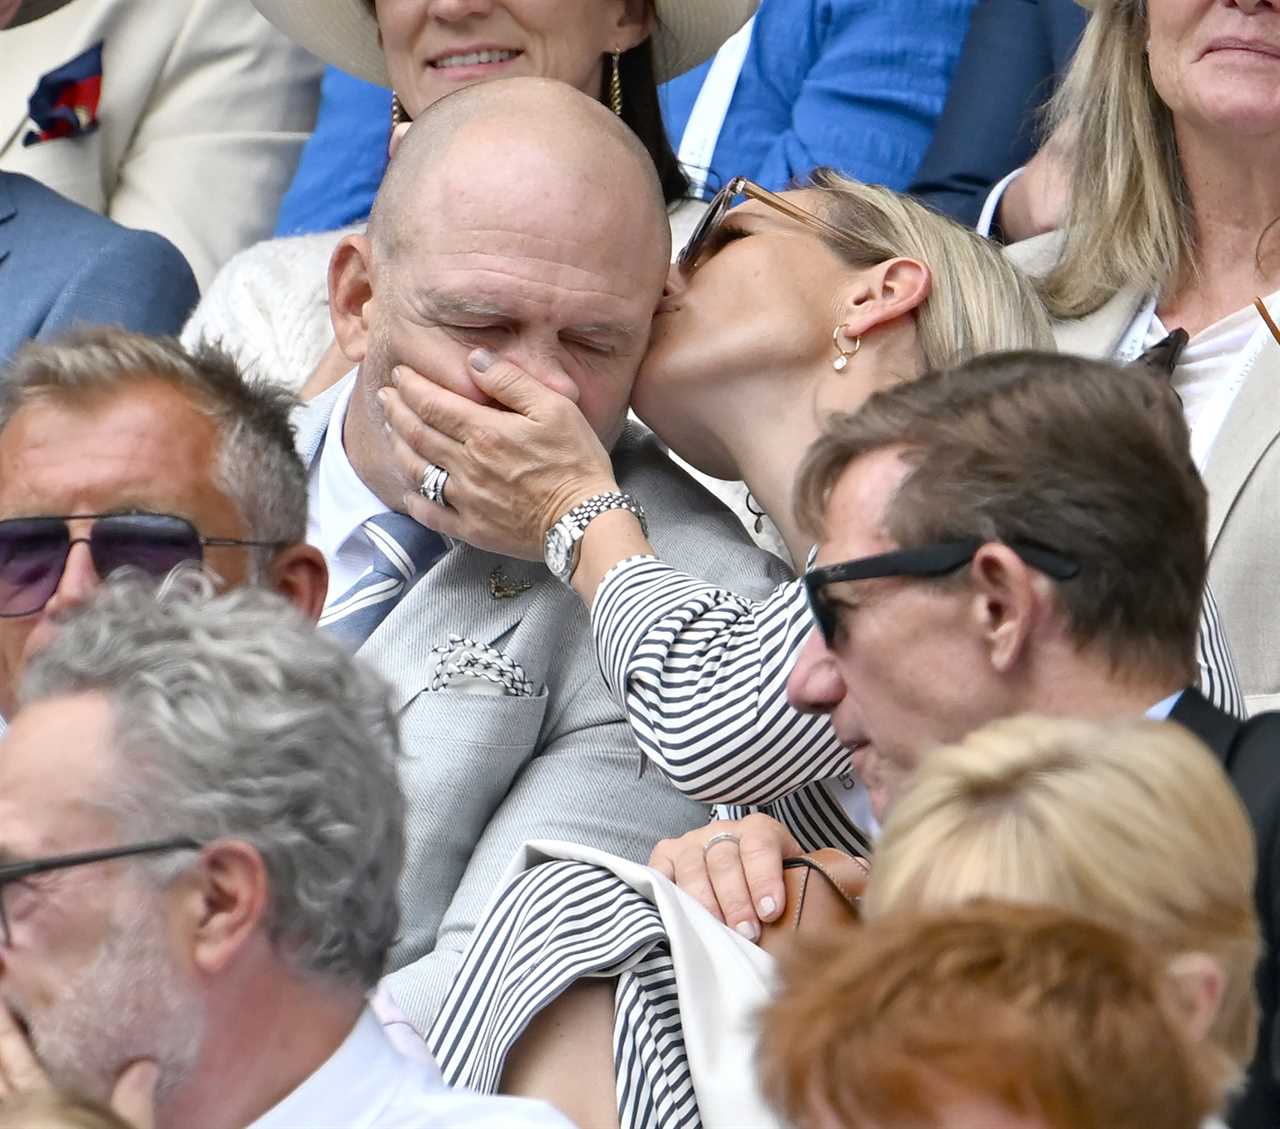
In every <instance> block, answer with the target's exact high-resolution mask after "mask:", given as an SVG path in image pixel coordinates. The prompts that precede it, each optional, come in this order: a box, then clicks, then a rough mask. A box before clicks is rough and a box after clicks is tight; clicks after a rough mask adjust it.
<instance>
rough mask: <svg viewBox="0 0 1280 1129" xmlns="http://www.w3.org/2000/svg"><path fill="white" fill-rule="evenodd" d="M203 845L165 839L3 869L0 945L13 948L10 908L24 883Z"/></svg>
mask: <svg viewBox="0 0 1280 1129" xmlns="http://www.w3.org/2000/svg"><path fill="white" fill-rule="evenodd" d="M199 849H200V844H199V843H197V842H196V841H195V840H194V839H163V840H160V841H158V842H153V843H134V844H132V845H131V846H128V847H107V848H106V849H105V850H100V851H82V852H80V853H79V854H74V855H55V856H53V857H52V858H44V859H31V860H30V861H29V862H11V863H8V864H6V865H2V866H0V944H3V945H4V947H5V948H8V947H9V945H10V940H9V937H10V934H9V906H10V903H11V900H12V898H13V896H14V891H15V890H18V889H20V888H21V883H23V882H25V881H26V880H27V879H28V878H34V877H35V876H36V875H37V874H48V873H49V871H51V870H66V869H67V868H68V867H72V866H87V865H88V864H89V863H91V862H107V861H108V860H110V859H123V858H130V857H132V856H133V855H156V854H161V853H163V852H167V851H198V850H199Z"/></svg>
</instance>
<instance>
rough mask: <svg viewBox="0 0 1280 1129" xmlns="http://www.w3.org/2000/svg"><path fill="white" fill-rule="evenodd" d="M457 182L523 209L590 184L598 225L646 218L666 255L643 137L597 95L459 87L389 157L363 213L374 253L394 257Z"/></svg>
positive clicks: (536, 85) (665, 232)
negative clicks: (369, 209)
mask: <svg viewBox="0 0 1280 1129" xmlns="http://www.w3.org/2000/svg"><path fill="white" fill-rule="evenodd" d="M462 183H467V184H468V185H469V186H470V187H472V188H474V189H478V190H481V191H485V190H487V191H486V192H485V194H487V195H495V194H496V195H498V196H502V195H505V196H507V197H508V198H509V199H510V201H512V202H513V203H516V202H518V203H519V204H520V205H521V206H522V207H525V208H530V209H533V208H539V207H545V206H547V205H548V204H553V203H554V198H555V197H559V198H560V200H569V201H571V202H572V204H573V206H574V207H575V208H578V207H581V206H582V205H583V204H584V203H588V201H585V200H584V196H585V195H586V194H587V193H590V194H592V195H595V196H596V197H597V199H598V201H599V202H601V203H604V204H606V205H607V207H606V208H604V209H595V210H596V211H606V212H608V216H607V217H605V223H604V224H603V226H602V231H601V234H602V235H604V234H606V232H607V230H608V228H609V226H610V225H611V224H612V223H614V222H617V220H618V219H619V218H621V213H625V214H626V215H627V216H629V217H630V218H631V219H632V220H633V221H635V222H637V223H639V224H641V225H646V224H647V225H650V226H651V227H652V238H653V241H654V243H655V245H656V246H657V247H658V248H659V249H661V250H662V253H663V257H664V259H665V260H669V259H670V257H671V247H670V229H669V227H668V225H667V209H666V202H665V200H664V198H663V194H662V185H661V183H660V182H659V180H658V174H657V171H656V170H655V168H654V165H653V160H652V158H651V157H650V156H649V153H648V151H647V150H646V149H645V147H644V145H643V144H641V142H640V139H639V138H638V137H637V136H636V135H635V133H633V132H632V130H631V129H630V127H628V126H627V125H625V124H624V123H623V122H622V120H621V119H620V118H618V117H617V115H615V114H613V113H611V112H610V111H609V110H608V109H606V108H605V107H604V106H603V105H602V104H601V103H600V102H598V101H597V100H596V99H594V98H589V97H588V96H587V95H585V94H583V93H581V92H580V91H578V90H575V89H574V88H573V87H571V86H569V85H567V84H565V83H563V82H555V81H552V80H551V79H544V78H511V79H502V80H499V81H496V82H486V83H479V84H477V85H475V86H469V87H465V88H463V89H462V90H459V91H456V92H455V93H453V94H450V95H448V96H447V97H445V98H441V99H440V100H439V101H438V102H435V103H434V104H433V105H432V106H430V107H429V108H428V109H427V110H426V111H425V112H424V113H423V114H422V115H421V116H420V117H419V118H418V119H417V120H416V121H415V122H414V123H413V126H412V127H411V128H410V129H409V130H408V132H407V133H406V134H405V136H404V137H403V139H402V140H401V142H400V145H399V147H398V148H397V150H396V154H395V157H394V158H393V159H392V161H391V163H390V165H389V167H388V169H387V173H386V176H385V178H384V179H383V182H382V188H381V190H380V191H379V192H378V198H377V200H376V202H375V203H374V207H373V214H372V216H371V218H370V221H369V236H370V238H371V239H372V240H373V244H374V251H375V254H377V255H379V256H381V257H385V258H392V257H394V256H395V255H396V254H398V253H399V252H400V251H402V250H403V249H405V248H406V247H412V246H413V245H414V244H415V243H416V242H417V240H418V239H419V238H421V237H422V236H423V235H425V234H426V233H427V230H426V229H424V227H423V226H422V224H421V223H419V222H418V221H419V220H420V219H422V218H424V217H425V216H426V215H427V209H429V207H430V205H431V203H432V202H433V201H434V200H436V199H437V198H438V195H439V194H440V193H441V192H447V193H455V192H456V191H457V189H458V187H459V186H460V185H461V184H462Z"/></svg>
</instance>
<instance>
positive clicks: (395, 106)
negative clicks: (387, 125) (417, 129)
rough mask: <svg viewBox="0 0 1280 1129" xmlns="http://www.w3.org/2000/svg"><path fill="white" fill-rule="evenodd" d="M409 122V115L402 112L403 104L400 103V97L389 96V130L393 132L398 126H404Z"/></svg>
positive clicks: (396, 95) (397, 95)
mask: <svg viewBox="0 0 1280 1129" xmlns="http://www.w3.org/2000/svg"><path fill="white" fill-rule="evenodd" d="M408 120H409V115H408V114H406V113H405V112H404V103H403V102H401V101H400V95H399V94H395V93H393V94H392V95H391V128H392V129H393V130H394V129H395V128H396V126H398V125H404V123H405V122H407V121H408Z"/></svg>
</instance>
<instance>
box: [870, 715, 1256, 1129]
mask: <svg viewBox="0 0 1280 1129" xmlns="http://www.w3.org/2000/svg"><path fill="white" fill-rule="evenodd" d="M1254 871H1255V852H1254V840H1253V833H1252V830H1251V828H1250V824H1249V819H1248V816H1247V815H1246V813H1245V810H1244V807H1243V805H1242V804H1241V802H1240V800H1239V798H1238V797H1237V795H1236V792H1235V789H1234V788H1233V787H1232V785H1231V782H1230V781H1229V780H1228V779H1227V776H1226V774H1225V773H1224V772H1223V770H1222V768H1221V767H1220V766H1219V764H1218V763H1217V761H1216V760H1215V759H1214V758H1213V756H1212V754H1210V752H1209V751H1208V749H1207V748H1205V746H1204V745H1203V744H1202V743H1201V742H1200V741H1199V740H1198V739H1197V738H1195V737H1194V736H1192V735H1191V734H1190V733H1189V732H1187V731H1186V730H1185V729H1183V728H1182V727H1181V726H1177V725H1173V724H1170V723H1165V722H1154V721H1146V720H1140V721H1129V722H1115V723H1108V724H1098V723H1093V722H1084V721H1067V720H1057V719H1053V720H1051V719H1048V718H1040V717H1029V716H1024V717H1019V718H1012V719H1007V720H1004V721H999V722H995V723H993V724H991V725H988V726H986V727H985V728H983V729H980V730H978V731H976V732H975V733H973V734H971V735H970V736H969V737H968V738H967V739H966V740H965V741H963V742H961V743H960V744H958V745H954V746H951V747H948V748H944V749H940V750H937V751H935V752H933V753H931V754H930V755H929V757H927V758H926V759H925V761H924V763H923V764H922V766H921V767H920V769H919V770H918V773H917V775H916V778H915V780H914V782H913V783H912V785H911V787H910V789H909V790H908V791H907V793H906V794H905V795H904V796H903V798H902V799H901V800H899V801H898V802H897V804H896V805H895V806H894V808H893V811H892V813H891V815H890V816H889V818H888V820H887V821H886V824H885V827H884V833H883V836H882V838H881V840H880V843H879V845H878V847H877V851H876V859H875V866H874V868H873V872H872V878H871V883H870V886H869V888H868V891H867V895H866V897H865V898H864V900H863V912H864V915H865V916H866V917H867V918H868V919H876V918H880V917H885V916H888V915H897V914H904V913H914V912H918V911H922V910H935V909H940V908H942V907H945V906H952V905H956V904H959V903H963V902H968V901H971V900H973V899H976V898H996V899H1001V900H1006V901H1023V902H1043V903H1049V904H1052V905H1054V906H1058V907H1061V908H1064V909H1069V910H1074V911H1077V912H1079V913H1082V914H1085V915H1087V916H1089V917H1091V918H1094V919H1096V920H1098V921H1101V922H1104V923H1106V924H1109V925H1111V926H1113V927H1116V928H1120V929H1123V930H1127V931H1129V932H1131V933H1133V934H1136V935H1137V936H1139V937H1141V938H1142V939H1143V940H1144V941H1145V942H1146V943H1147V944H1148V945H1150V946H1152V947H1153V948H1154V949H1155V950H1156V951H1157V952H1158V953H1159V954H1161V955H1162V956H1163V958H1164V960H1165V961H1166V962H1167V963H1168V966H1169V967H1170V969H1171V970H1173V971H1174V972H1176V974H1177V977H1178V980H1179V982H1180V984H1181V985H1182V999H1183V1003H1184V1006H1185V1016H1186V1022H1187V1024H1188V1030H1189V1031H1190V1032H1191V1033H1192V1035H1193V1037H1195V1038H1196V1039H1197V1040H1198V1041H1199V1044H1200V1050H1201V1054H1202V1056H1203V1059H1204V1061H1205V1064H1206V1068H1207V1069H1209V1071H1210V1072H1211V1077H1212V1078H1213V1080H1214V1083H1215V1085H1216V1086H1217V1091H1218V1095H1219V1097H1220V1099H1221V1100H1222V1101H1223V1102H1224V1103H1225V1102H1226V1101H1227V1099H1228V1096H1229V1094H1230V1093H1231V1091H1232V1090H1233V1088H1235V1087H1237V1086H1238V1085H1239V1084H1240V1083H1241V1081H1242V1080H1243V1078H1244V1074H1245V1071H1246V1069H1247V1068H1248V1066H1249V1063H1250V1059H1251V1057H1252V1055H1253V1051H1254V1046H1255V1042H1256V1040H1257V1030H1258V1007H1257V1004H1256V1002H1255V997H1254V971H1255V967H1256V965H1257V962H1258V956H1259V951H1260V942H1259V934H1258V923H1257V918H1256V914H1255V910H1254ZM1253 1087H1254V1080H1253V1079H1251V1080H1250V1087H1249V1090H1250V1092H1246V1094H1245V1095H1244V1098H1243V1100H1242V1105H1241V1109H1242V1110H1249V1111H1250V1112H1249V1113H1248V1114H1246V1115H1245V1120H1239V1121H1233V1122H1232V1124H1233V1125H1236V1126H1241V1125H1259V1126H1262V1125H1271V1126H1274V1124H1275V1113H1276V1111H1275V1110H1274V1109H1272V1110H1271V1112H1270V1114H1269V1115H1262V1114H1261V1112H1260V1111H1259V1110H1258V1108H1257V1107H1256V1105H1254V1102H1253V1099H1254V1097H1255V1095H1254V1094H1253V1093H1252V1092H1251V1091H1252V1090H1253Z"/></svg>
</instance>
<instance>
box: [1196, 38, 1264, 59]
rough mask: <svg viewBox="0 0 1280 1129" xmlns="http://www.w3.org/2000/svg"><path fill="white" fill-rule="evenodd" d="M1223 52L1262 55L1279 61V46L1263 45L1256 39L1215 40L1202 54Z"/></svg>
mask: <svg viewBox="0 0 1280 1129" xmlns="http://www.w3.org/2000/svg"><path fill="white" fill-rule="evenodd" d="M1223 51H1233V52H1242V53H1244V54H1249V55H1262V56H1266V57H1267V58H1271V59H1280V45H1277V44H1274V43H1263V42H1261V41H1260V40H1256V39H1235V38H1231V37H1226V38H1223V39H1215V40H1214V41H1213V42H1212V43H1210V44H1209V46H1208V47H1206V48H1205V51H1204V53H1205V54H1206V55H1213V54H1217V53H1220V52H1223Z"/></svg>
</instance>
